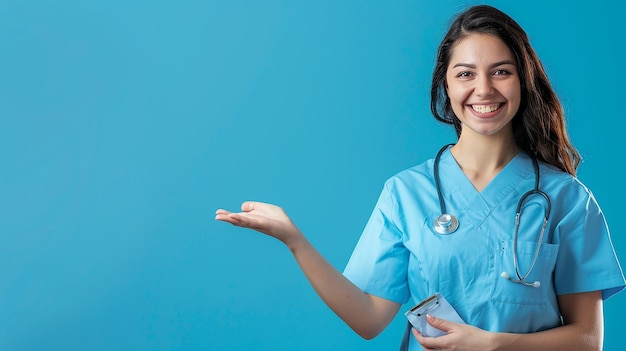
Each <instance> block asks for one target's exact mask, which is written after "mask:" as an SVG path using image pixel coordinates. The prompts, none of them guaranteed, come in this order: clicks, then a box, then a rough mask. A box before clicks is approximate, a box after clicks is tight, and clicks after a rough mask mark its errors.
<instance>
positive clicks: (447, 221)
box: [433, 144, 552, 288]
mask: <svg viewBox="0 0 626 351" xmlns="http://www.w3.org/2000/svg"><path fill="white" fill-rule="evenodd" d="M451 145H454V144H448V145H446V146H444V147H442V148H441V150H439V152H438V153H437V156H436V157H435V162H434V165H433V173H434V176H435V186H436V187H437V196H438V197H439V206H440V208H441V215H440V216H439V217H437V219H435V224H434V229H435V231H436V232H437V233H439V234H443V235H447V234H451V233H454V232H455V231H456V230H457V229H458V228H459V220H458V219H457V218H456V216H454V215H451V214H449V213H447V212H446V204H445V202H444V200H443V196H442V195H441V183H440V181H439V160H440V159H441V155H442V154H443V152H444V151H445V150H447V149H448V147H450V146H451ZM531 159H532V161H533V168H534V169H535V188H534V189H532V190H530V191H528V192H527V193H525V194H524V195H522V197H521V198H520V200H519V202H518V203H517V210H516V214H515V234H514V235H513V266H514V267H515V274H516V275H517V279H513V278H512V277H511V276H510V275H509V274H508V273H507V272H502V273H501V274H500V276H501V277H502V278H504V279H508V280H510V281H512V282H513V283H519V284H522V285H526V286H532V287H534V288H538V287H539V286H541V283H540V282H539V281H538V280H536V281H534V282H527V281H526V278H528V276H529V275H530V272H532V270H533V267H534V266H535V263H536V262H537V258H538V257H539V250H540V249H541V244H542V241H543V234H544V232H545V230H546V225H547V224H548V218H549V217H550V211H551V210H552V201H550V197H549V196H548V194H546V193H544V192H543V191H541V189H539V162H537V159H536V158H535V157H532V156H531ZM531 195H540V196H542V197H543V198H544V199H545V200H546V203H547V204H548V205H547V207H546V209H545V218H544V220H543V225H542V226H541V233H540V234H539V241H538V242H537V248H536V249H535V255H534V257H533V260H532V263H531V264H530V268H528V271H526V274H524V275H521V274H520V272H519V266H518V262H517V234H518V232H519V222H520V218H521V216H522V207H523V206H524V202H525V201H526V199H528V197H529V196H531Z"/></svg>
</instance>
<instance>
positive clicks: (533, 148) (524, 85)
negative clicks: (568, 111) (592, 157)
mask: <svg viewBox="0 0 626 351" xmlns="http://www.w3.org/2000/svg"><path fill="white" fill-rule="evenodd" d="M472 33H480V34H491V35H495V36H496V37H498V38H500V40H502V41H503V42H504V44H505V45H506V46H507V47H508V48H509V50H511V52H512V53H513V56H514V57H515V61H516V65H517V70H518V74H519V76H520V82H521V94H522V96H521V103H520V107H519V110H518V112H517V114H516V115H515V117H514V118H513V122H512V123H513V134H514V136H515V142H516V143H517V146H518V147H519V148H520V149H522V150H524V151H526V152H527V153H529V154H531V155H534V156H535V157H537V158H538V159H540V160H542V161H544V162H547V163H549V164H551V165H553V166H556V167H558V168H560V169H561V170H563V171H565V172H567V173H569V174H571V175H573V176H575V175H576V169H577V168H578V165H579V164H580V160H581V158H580V154H579V153H578V151H576V149H575V148H574V146H573V145H572V144H571V142H570V140H569V136H568V135H567V131H566V129H565V113H564V111H563V106H562V105H561V102H560V101H559V99H558V97H557V96H556V93H555V92H554V91H553V90H552V87H551V85H550V81H549V80H548V76H547V74H546V72H545V70H544V68H543V65H542V64H541V61H539V57H538V56H537V54H536V53H535V50H533V48H532V47H531V46H530V42H529V40H528V36H527V35H526V32H525V31H524V30H523V29H522V27H521V26H520V25H519V24H518V23H517V22H515V20H513V19H512V18H511V17H509V16H508V15H507V14H505V13H503V12H502V11H500V10H498V9H496V8H494V7H492V6H488V5H478V6H473V7H470V8H469V9H468V10H466V11H464V12H462V13H461V14H459V15H458V16H457V17H456V18H455V19H454V21H453V22H452V24H451V25H450V29H449V30H448V33H447V34H446V36H445V37H444V38H443V40H442V41H441V44H440V45H439V49H438V51H437V65H436V66H435V69H434V71H433V81H432V86H431V90H430V95H431V102H430V108H431V111H432V113H433V115H434V116H435V118H436V119H437V120H439V121H441V122H444V123H447V124H452V125H454V128H455V130H456V134H457V136H459V135H460V134H461V122H460V121H459V119H458V118H457V117H456V116H455V115H454V112H453V111H452V106H451V105H450V99H449V97H448V95H447V94H446V89H445V84H446V71H447V69H448V65H449V63H450V56H451V54H452V50H453V49H454V48H455V46H456V44H458V42H459V41H460V40H461V39H463V38H465V37H467V36H468V35H470V34H472Z"/></svg>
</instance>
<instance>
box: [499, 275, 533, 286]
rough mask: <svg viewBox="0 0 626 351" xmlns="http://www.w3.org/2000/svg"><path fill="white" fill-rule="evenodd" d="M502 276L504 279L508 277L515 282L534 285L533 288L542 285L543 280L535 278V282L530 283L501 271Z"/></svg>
mask: <svg viewBox="0 0 626 351" xmlns="http://www.w3.org/2000/svg"><path fill="white" fill-rule="evenodd" d="M500 276H501V277H502V278H504V279H508V280H510V281H512V282H513V283H519V284H522V285H526V286H532V287H533V288H538V287H540V286H541V282H540V281H538V280H535V281H534V282H532V283H529V282H527V281H525V280H518V279H513V278H511V276H510V275H509V273H507V272H502V273H500Z"/></svg>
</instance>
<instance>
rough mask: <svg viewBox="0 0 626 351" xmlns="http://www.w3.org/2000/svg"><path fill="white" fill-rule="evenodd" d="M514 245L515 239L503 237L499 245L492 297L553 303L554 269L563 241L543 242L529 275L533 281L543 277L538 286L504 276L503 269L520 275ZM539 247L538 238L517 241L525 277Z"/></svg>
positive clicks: (505, 299)
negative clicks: (515, 259)
mask: <svg viewBox="0 0 626 351" xmlns="http://www.w3.org/2000/svg"><path fill="white" fill-rule="evenodd" d="M513 248H514V245H513V240H502V241H501V242H500V245H499V247H498V248H496V250H497V251H496V253H495V255H494V258H495V262H494V267H495V272H494V274H495V276H494V278H493V279H494V280H495V282H494V288H493V292H492V299H493V300H494V301H498V302H503V303H510V304H521V305H537V304H548V303H551V301H550V299H551V298H550V296H551V295H554V283H553V273H554V269H555V265H556V259H557V254H558V251H559V244H546V243H542V244H541V248H540V250H539V255H538V256H537V262H536V263H535V266H534V267H533V269H532V271H531V272H530V274H529V275H528V277H526V279H525V280H526V281H527V282H529V283H533V282H535V281H539V283H540V284H541V285H540V286H539V287H538V288H535V287H532V286H527V285H524V284H520V283H515V282H512V281H510V280H509V279H506V278H503V277H502V276H501V274H502V273H503V272H506V273H507V274H508V275H509V276H510V277H511V278H513V279H518V278H517V274H516V272H515V265H514V263H513V254H514V253H513V252H514V251H513ZM536 250H537V243H536V242H527V241H519V242H518V243H517V261H518V271H519V273H520V275H521V276H522V277H523V276H524V275H525V274H526V273H527V272H528V269H529V268H530V266H531V264H532V261H533V259H534V257H535V252H536Z"/></svg>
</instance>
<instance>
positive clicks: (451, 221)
mask: <svg viewBox="0 0 626 351" xmlns="http://www.w3.org/2000/svg"><path fill="white" fill-rule="evenodd" d="M457 228H459V220H458V219H457V218H456V217H455V216H453V215H451V214H447V213H444V214H442V215H441V216H439V217H437V219H435V231H436V232H437V233H439V234H443V235H446V234H452V233H454V232H455V231H456V230H457Z"/></svg>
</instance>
